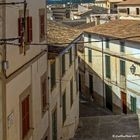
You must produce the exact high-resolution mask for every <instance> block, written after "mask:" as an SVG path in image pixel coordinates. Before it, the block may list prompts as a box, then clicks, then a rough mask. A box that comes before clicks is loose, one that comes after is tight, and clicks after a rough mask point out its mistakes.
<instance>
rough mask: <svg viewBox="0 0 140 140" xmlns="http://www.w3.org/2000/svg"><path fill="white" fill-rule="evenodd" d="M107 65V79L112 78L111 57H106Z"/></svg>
mask: <svg viewBox="0 0 140 140" xmlns="http://www.w3.org/2000/svg"><path fill="white" fill-rule="evenodd" d="M105 65H106V68H105V69H106V77H107V78H111V67H110V56H108V55H106V56H105Z"/></svg>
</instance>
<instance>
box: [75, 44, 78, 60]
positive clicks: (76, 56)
mask: <svg viewBox="0 0 140 140" xmlns="http://www.w3.org/2000/svg"><path fill="white" fill-rule="evenodd" d="M77 47H78V45H77V44H75V58H77Z"/></svg>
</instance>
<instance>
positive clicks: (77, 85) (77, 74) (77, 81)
mask: <svg viewBox="0 0 140 140" xmlns="http://www.w3.org/2000/svg"><path fill="white" fill-rule="evenodd" d="M78 78H79V73H78V70H77V71H76V91H77V93H78V90H79V88H78V87H79V79H78Z"/></svg>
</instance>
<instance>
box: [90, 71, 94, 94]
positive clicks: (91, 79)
mask: <svg viewBox="0 0 140 140" xmlns="http://www.w3.org/2000/svg"><path fill="white" fill-rule="evenodd" d="M89 93H90V95H92V94H93V76H92V75H90V74H89Z"/></svg>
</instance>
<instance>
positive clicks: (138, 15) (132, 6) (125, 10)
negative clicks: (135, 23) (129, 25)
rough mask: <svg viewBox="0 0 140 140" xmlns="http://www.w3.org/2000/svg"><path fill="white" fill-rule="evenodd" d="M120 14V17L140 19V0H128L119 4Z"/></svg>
mask: <svg viewBox="0 0 140 140" xmlns="http://www.w3.org/2000/svg"><path fill="white" fill-rule="evenodd" d="M118 16H119V18H120V19H130V20H139V19H140V2H139V0H133V1H131V0H127V1H123V2H121V3H119V4H118Z"/></svg>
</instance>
